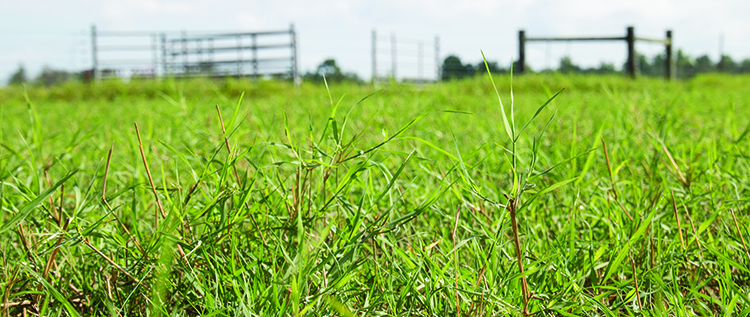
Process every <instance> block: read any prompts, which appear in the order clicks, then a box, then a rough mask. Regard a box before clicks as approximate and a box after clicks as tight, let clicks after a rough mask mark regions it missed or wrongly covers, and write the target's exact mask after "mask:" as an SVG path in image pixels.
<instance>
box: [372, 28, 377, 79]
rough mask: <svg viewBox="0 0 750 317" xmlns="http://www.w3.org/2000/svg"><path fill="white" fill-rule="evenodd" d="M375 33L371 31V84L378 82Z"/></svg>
mask: <svg viewBox="0 0 750 317" xmlns="http://www.w3.org/2000/svg"><path fill="white" fill-rule="evenodd" d="M377 40H378V38H377V33H375V29H373V30H372V84H373V85H375V82H376V81H377V80H378V57H377Z"/></svg>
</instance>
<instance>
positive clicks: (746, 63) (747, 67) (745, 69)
mask: <svg viewBox="0 0 750 317" xmlns="http://www.w3.org/2000/svg"><path fill="white" fill-rule="evenodd" d="M738 68H739V69H738V71H739V72H740V73H750V58H746V59H744V60H743V61H742V63H740V65H739V67H738Z"/></svg>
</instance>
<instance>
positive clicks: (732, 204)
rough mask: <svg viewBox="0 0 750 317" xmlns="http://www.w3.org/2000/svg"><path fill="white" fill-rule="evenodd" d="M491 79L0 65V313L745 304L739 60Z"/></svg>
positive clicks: (332, 312) (747, 182) (625, 308)
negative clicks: (53, 79) (42, 71)
mask: <svg viewBox="0 0 750 317" xmlns="http://www.w3.org/2000/svg"><path fill="white" fill-rule="evenodd" d="M494 81H495V83H496V85H497V89H498V91H499V96H500V97H501V98H502V102H503V105H504V109H505V113H504V114H505V117H504V115H503V112H502V111H501V107H500V104H499V103H498V98H497V95H496V94H495V88H493V86H492V84H491V83H490V80H489V78H488V77H487V76H486V75H485V76H481V77H477V78H473V79H468V80H464V81H460V82H449V83H441V84H437V85H431V86H422V87H414V86H401V85H398V84H391V85H388V86H385V87H383V89H382V90H378V91H376V90H374V89H373V88H372V87H361V86H354V85H342V86H340V85H336V84H333V85H331V87H330V92H329V91H327V90H326V88H325V87H318V86H311V85H303V86H302V87H301V88H299V89H295V88H294V87H292V86H291V85H287V84H284V83H274V82H260V83H250V82H242V81H233V80H227V81H224V82H217V83H212V82H207V81H188V82H180V81H176V82H175V81H162V82H148V81H144V82H131V83H121V82H114V81H113V82H103V83H98V84H95V85H91V86H86V85H81V84H69V85H67V86H63V87H57V88H50V89H43V88H33V89H30V90H29V91H27V92H26V94H25V95H24V91H23V90H22V89H20V88H6V89H4V90H0V122H1V127H2V129H1V133H2V134H0V144H1V145H2V148H0V175H1V176H2V178H1V180H2V185H0V238H1V239H2V242H0V252H1V254H0V256H1V257H2V265H1V266H0V294H1V298H0V300H1V302H0V304H1V305H3V306H2V307H0V314H3V315H5V314H9V315H19V314H23V313H24V311H25V312H26V313H27V314H28V313H33V314H37V315H44V316H71V315H80V316H92V315H98V316H103V315H108V316H139V315H152V316H155V315H170V316H171V315H174V316H197V315H202V316H235V315H241V316H300V315H306V316H380V315H385V316H401V315H404V316H412V315H418V316H446V315H452V316H455V315H457V314H460V315H462V316H469V315H470V316H476V315H482V316H498V315H516V316H520V315H522V313H523V311H524V306H525V305H524V301H525V296H524V295H523V283H524V282H523V280H526V283H527V284H528V290H529V296H530V297H531V298H530V299H529V301H528V311H529V312H531V313H535V314H537V315H539V316H561V315H562V316H574V315H576V316H577V315H584V316H619V315H633V316H637V315H649V316H698V315H718V314H721V315H727V316H728V315H739V316H744V315H747V314H748V313H750V295H748V294H749V291H750V265H748V263H750V255H748V250H747V248H746V247H745V246H744V245H743V244H744V241H745V240H748V239H750V236H748V214H747V210H748V199H747V196H748V193H749V192H748V191H749V190H750V187H749V186H750V176H749V175H750V162H748V155H749V154H750V153H748V146H749V145H750V140H749V138H748V134H750V133H749V131H750V119H749V118H750V108H749V107H748V106H749V105H750V91H748V90H747V88H746V87H747V83H748V82H750V78H749V77H727V76H719V75H707V76H699V77H697V78H695V79H692V80H690V81H687V82H671V83H670V82H664V81H661V80H655V79H639V80H636V81H631V80H627V79H622V78H618V77H577V76H573V77H565V76H561V75H529V76H522V77H517V78H514V80H513V84H512V85H513V95H514V100H513V105H512V107H511V99H510V96H509V92H510V87H511V83H510V81H509V78H507V77H505V76H494ZM562 88H565V90H564V91H563V92H562V93H561V94H560V95H559V96H557V97H556V98H555V99H554V100H553V101H552V102H551V103H550V104H549V105H547V107H546V108H544V109H542V110H541V112H539V113H538V116H537V117H536V118H535V119H534V120H533V121H530V122H531V123H530V124H529V126H528V127H527V128H526V129H525V130H523V133H520V132H521V130H522V129H521V128H522V127H523V125H524V124H525V123H526V122H527V121H529V120H530V119H531V118H532V117H533V116H534V115H535V113H536V112H537V110H538V109H539V107H540V106H541V105H542V104H544V103H545V101H547V100H548V99H549V98H550V97H552V96H553V95H554V94H555V93H556V92H557V91H559V90H560V89H562ZM243 92H244V93H245V94H244V97H241V94H242V93H243ZM329 96H330V97H329ZM27 98H28V99H27ZM27 100H28V102H27ZM215 105H218V106H219V108H220V110H221V115H222V116H223V117H222V118H221V119H223V120H221V119H220V117H219V114H218V113H217V109H216V107H215ZM511 110H512V111H513V113H511ZM504 118H505V119H504ZM506 119H507V120H508V121H507V122H508V123H507V125H506V123H505V120H506ZM134 122H136V123H137V124H138V130H139V133H140V136H139V135H137V134H136V129H135V127H134V125H133V123H134ZM222 126H224V127H225V129H226V132H224V130H223V128H222ZM542 132H543V133H542ZM225 138H226V139H225ZM139 139H140V140H142V141H141V143H142V148H143V154H144V157H145V161H146V162H147V165H144V160H143V158H142V156H141V150H140V146H139ZM512 139H515V142H513V141H512ZM113 144H114V145H113ZM603 144H606V152H605V150H604V147H603ZM112 145H113V146H112ZM111 146H112V152H111V158H109V153H110V148H111ZM228 146H229V147H230V148H231V149H232V153H231V154H230V153H229V152H228V151H227V147H228ZM146 166H148V169H149V170H150V176H149V175H148V173H147V172H146ZM150 178H151V179H152V180H153V185H152V183H151V180H150ZM105 184H106V187H105ZM152 186H153V187H152ZM103 193H104V194H103ZM154 193H156V197H158V200H157V198H155V196H154ZM672 197H674V203H673V200H672V199H673V198H672ZM511 199H512V202H514V203H509V202H511ZM160 205H161V206H162V208H163V213H162V211H161V210H160V209H162V208H160V207H159V206H160ZM506 206H513V207H512V208H507V207H506ZM511 214H515V217H512V215H511ZM733 216H736V218H737V225H735V221H734V219H733ZM631 218H632V219H631ZM514 219H515V220H517V226H518V230H517V233H518V240H519V245H518V247H519V249H520V250H521V253H522V255H523V257H522V258H521V260H522V264H523V266H524V272H523V274H521V273H520V271H519V268H518V261H517V253H516V245H515V243H514V230H513V229H512V222H513V220H514ZM157 222H158V226H157ZM738 228H739V232H738ZM681 237H682V238H681ZM743 239H744V240H743ZM636 281H637V282H636Z"/></svg>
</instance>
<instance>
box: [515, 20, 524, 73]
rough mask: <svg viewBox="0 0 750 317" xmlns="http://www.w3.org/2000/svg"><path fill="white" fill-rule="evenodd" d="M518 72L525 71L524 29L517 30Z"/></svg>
mask: <svg viewBox="0 0 750 317" xmlns="http://www.w3.org/2000/svg"><path fill="white" fill-rule="evenodd" d="M517 67H518V73H519V74H523V73H524V72H526V31H524V30H520V31H518V66H517Z"/></svg>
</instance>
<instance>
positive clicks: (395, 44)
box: [372, 30, 442, 83]
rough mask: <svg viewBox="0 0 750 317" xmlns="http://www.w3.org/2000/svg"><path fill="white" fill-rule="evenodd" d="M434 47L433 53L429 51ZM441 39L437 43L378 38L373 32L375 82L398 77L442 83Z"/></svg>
mask: <svg viewBox="0 0 750 317" xmlns="http://www.w3.org/2000/svg"><path fill="white" fill-rule="evenodd" d="M430 47H432V48H433V50H434V51H433V52H432V53H431V52H429V51H425V50H429V49H430ZM441 63H442V61H441V60H440V38H439V37H438V36H435V40H434V41H422V40H417V39H405V38H397V37H396V34H395V33H391V35H390V37H378V35H377V32H376V31H375V30H373V31H372V81H373V83H377V82H379V81H383V80H387V79H388V78H394V79H396V80H400V81H405V82H417V83H421V82H436V81H440V66H441Z"/></svg>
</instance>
